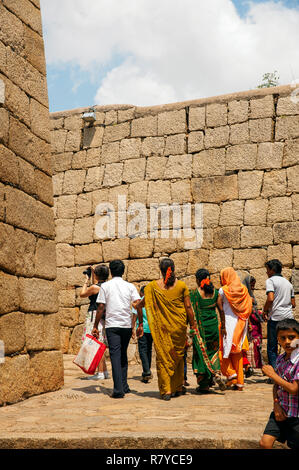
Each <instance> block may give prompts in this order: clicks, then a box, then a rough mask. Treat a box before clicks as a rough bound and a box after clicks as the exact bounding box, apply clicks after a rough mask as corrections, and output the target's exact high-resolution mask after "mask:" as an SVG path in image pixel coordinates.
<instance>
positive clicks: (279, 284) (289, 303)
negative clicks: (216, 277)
mask: <svg viewBox="0 0 299 470" xmlns="http://www.w3.org/2000/svg"><path fill="white" fill-rule="evenodd" d="M265 266H266V270H267V275H268V279H267V280H266V295H267V300H266V303H265V305H264V310H263V317H264V319H265V320H268V324H267V354H268V363H269V364H270V365H271V366H272V367H273V368H274V369H275V367H276V359H277V347H278V344H277V334H276V325H277V323H278V322H279V321H281V320H285V319H286V318H294V315H293V309H294V308H295V306H296V304H295V294H294V288H293V286H292V284H291V283H290V282H289V281H288V280H287V279H285V278H284V277H283V276H282V275H281V270H282V264H281V262H280V261H279V260H278V259H272V260H270V261H267V263H266V264H265Z"/></svg>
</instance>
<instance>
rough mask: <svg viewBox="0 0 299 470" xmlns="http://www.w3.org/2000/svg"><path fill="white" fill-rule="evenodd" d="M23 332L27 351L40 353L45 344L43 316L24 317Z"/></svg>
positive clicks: (30, 315) (27, 315)
mask: <svg viewBox="0 0 299 470" xmlns="http://www.w3.org/2000/svg"><path fill="white" fill-rule="evenodd" d="M24 332H25V336H26V350H27V351H42V350H43V349H44V344H45V328H44V315H37V314H30V313H27V314H26V315H25V324H24Z"/></svg>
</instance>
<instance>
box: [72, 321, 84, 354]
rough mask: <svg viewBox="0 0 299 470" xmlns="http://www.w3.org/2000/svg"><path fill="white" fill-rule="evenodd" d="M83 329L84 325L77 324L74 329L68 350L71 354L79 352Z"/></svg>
mask: <svg viewBox="0 0 299 470" xmlns="http://www.w3.org/2000/svg"><path fill="white" fill-rule="evenodd" d="M83 330H84V325H77V326H75V328H74V329H73V332H72V335H71V339H70V344H69V350H68V352H69V354H78V352H79V350H80V347H81V344H82V336H83Z"/></svg>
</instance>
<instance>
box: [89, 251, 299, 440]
mask: <svg viewBox="0 0 299 470" xmlns="http://www.w3.org/2000/svg"><path fill="white" fill-rule="evenodd" d="M104 268H105V269H104ZM109 269H110V272H111V276H112V279H111V280H110V281H107V279H108V274H109V271H108V268H107V267H106V266H104V265H99V266H97V267H96V268H95V269H94V270H93V269H92V271H91V272H92V276H93V279H92V280H91V282H92V285H90V286H89V287H88V286H87V283H88V282H89V281H88V279H89V277H88V276H87V279H86V285H85V286H84V287H83V289H82V292H81V296H82V297H86V296H89V297H90V300H91V302H90V308H89V313H88V318H87V324H86V331H85V333H86V332H89V333H91V334H92V335H93V336H95V337H96V338H98V339H100V340H101V341H106V342H107V345H108V347H109V353H110V360H111V365H112V376H113V384H114V388H113V393H112V395H111V397H112V398H123V397H124V396H125V394H127V393H130V388H129V385H128V382H127V371H128V359H127V348H128V345H129V342H130V339H131V337H132V335H133V337H134V336H135V334H136V336H137V340H138V349H139V354H140V358H141V361H142V366H143V372H142V381H143V382H144V383H147V382H149V380H150V379H151V377H152V373H151V356H152V344H154V347H155V351H156V370H157V378H158V387H159V392H160V396H161V398H162V399H163V400H165V401H169V400H171V398H174V397H177V396H180V395H184V394H185V393H186V385H187V382H186V379H187V377H186V349H187V347H188V336H187V325H188V324H189V326H190V328H189V335H190V338H191V340H192V344H193V357H192V367H193V371H194V373H195V375H196V377H197V385H198V386H197V388H196V392H197V393H200V394H204V393H209V389H210V387H211V386H213V385H215V384H217V385H218V386H219V388H220V390H225V389H232V390H237V391H241V390H243V387H244V370H245V375H247V376H248V375H250V373H252V369H253V368H256V367H258V368H262V370H263V373H264V375H266V376H268V377H269V381H270V382H271V383H273V384H274V392H273V393H274V394H273V396H274V403H275V406H274V418H273V416H272V415H271V418H270V420H272V421H273V419H274V421H275V423H280V424H279V433H278V431H277V429H276V431H275V433H276V434H275V433H274V431H273V429H274V427H273V422H272V421H271V424H269V423H270V421H269V423H268V425H267V427H266V430H265V434H264V436H263V438H262V440H261V446H262V447H269V446H272V445H273V443H274V441H275V439H277V440H279V439H283V438H285V436H286V435H287V432H286V430H285V427H286V423H285V422H287V423H290V420H291V421H292V420H295V421H294V422H292V423H291V424H290V425H289V427H290V429H291V434H292V433H293V434H292V436H293V435H294V436H295V438H294V436H293V437H292V438H291V441H290V442H291V445H293V444H292V443H293V441H294V442H295V445H297V446H299V434H298V431H299V418H298V380H299V358H298V357H297V359H296V361H295V364H293V363H291V364H293V365H294V367H291V368H290V367H289V364H287V366H288V367H287V366H286V365H285V362H286V363H288V361H289V360H291V359H290V358H289V356H288V353H290V354H291V353H292V351H293V349H292V348H291V349H285V345H286V344H287V345H288V348H289V343H290V341H289V340H288V339H286V337H287V336H288V335H286V334H285V332H287V333H288V332H289V331H291V332H292V334H289V336H288V337H290V338H292V340H293V339H299V324H298V322H296V321H295V320H294V318H293V311H292V309H293V308H294V307H295V296H294V289H293V287H292V285H291V283H290V282H289V281H287V279H285V278H284V277H282V275H281V270H282V265H281V263H280V262H279V260H271V261H268V262H267V263H266V270H267V274H268V279H267V282H266V295H267V299H266V302H265V305H264V309H263V312H260V311H259V310H258V308H257V302H256V300H255V297H254V293H253V290H254V285H255V279H254V278H253V277H252V276H247V277H246V278H245V279H244V280H243V282H241V279H240V278H239V276H238V274H237V273H236V271H235V270H234V269H233V268H232V267H228V268H225V269H223V270H222V271H221V273H220V283H221V288H220V289H219V290H218V289H216V288H215V287H214V285H213V283H212V281H211V279H210V273H209V272H208V271H207V270H206V269H199V270H198V271H197V272H196V275H195V276H196V283H197V288H196V289H194V290H191V291H189V289H188V287H187V285H186V284H185V282H183V281H181V280H179V279H177V277H176V275H175V265H174V262H173V260H172V259H170V258H163V259H162V260H161V261H160V271H161V277H160V279H158V280H153V281H151V282H149V283H148V284H147V285H146V286H143V287H142V288H141V290H140V294H139V293H138V291H137V289H136V287H135V286H134V285H133V284H131V283H129V282H126V281H124V280H123V279H122V276H123V274H124V270H125V266H124V263H123V262H122V261H121V260H114V261H111V262H110V265H109ZM132 308H133V310H132ZM217 311H218V313H219V318H220V321H219V319H218V315H217ZM137 317H138V319H137ZM262 321H267V322H268V324H267V327H268V328H267V331H268V345H267V351H268V359H269V360H268V362H269V365H263V361H262V354H261V346H262V329H261V322H262ZM282 323H283V324H282ZM281 324H282V325H281ZM135 329H136V333H135ZM282 332H283V333H282ZM293 336H294V338H293ZM282 337H283V338H284V339H281V338H282ZM278 343H279V344H280V345H281V347H282V348H283V349H285V351H286V352H285V355H283V360H281V356H279V357H278V360H277V355H278V351H277V349H278ZM276 360H277V364H278V363H280V364H281V369H277V368H276ZM279 360H280V362H279ZM283 361H284V362H283ZM282 363H283V365H282ZM285 368H287V370H288V375H287V377H286V376H283V377H284V378H281V376H280V375H279V374H280V372H281V371H283V370H285ZM275 370H276V372H275ZM279 371H280V372H279ZM281 373H282V372H281ZM98 374H100V375H98V376H97V377H98V378H106V377H107V368H106V365H105V362H104V360H103V361H102V362H101V363H100V366H99V372H98ZM223 377H225V380H223ZM277 377H278V378H277ZM285 382H286V383H287V385H286V384H285ZM290 384H292V386H290ZM285 394H287V395H288V394H291V395H292V396H293V395H294V397H295V399H297V406H296V404H295V401H292V400H291V399H290V400H289V401H287V396H286V395H285ZM289 403H291V405H289ZM278 405H279V406H280V408H281V409H280V408H279V411H277V410H278ZM289 408H290V409H289ZM283 410H284V411H283ZM283 413H284V416H285V415H286V416H285V418H284V420H281V421H279V417H280V418H281V417H282V416H283ZM296 413H297V415H296ZM295 415H296V416H295ZM277 417H278V418H277ZM281 423H283V430H281V429H280V428H281ZM269 426H270V427H269ZM271 426H272V427H271ZM267 433H268V434H267ZM271 433H272V434H271ZM296 433H297V434H296ZM274 434H275V436H274ZM265 436H266V437H265ZM269 436H270V437H269ZM296 436H297V437H296ZM286 439H287V440H288V437H287V438H285V440H286ZM292 439H293V440H292Z"/></svg>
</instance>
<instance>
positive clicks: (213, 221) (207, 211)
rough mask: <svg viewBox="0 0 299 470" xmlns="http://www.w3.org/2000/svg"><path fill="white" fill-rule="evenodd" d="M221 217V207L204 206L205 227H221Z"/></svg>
mask: <svg viewBox="0 0 299 470" xmlns="http://www.w3.org/2000/svg"><path fill="white" fill-rule="evenodd" d="M219 215H220V207H219V205H218V204H203V226H204V227H217V226H218V225H219ZM230 225H232V224H230Z"/></svg>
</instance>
